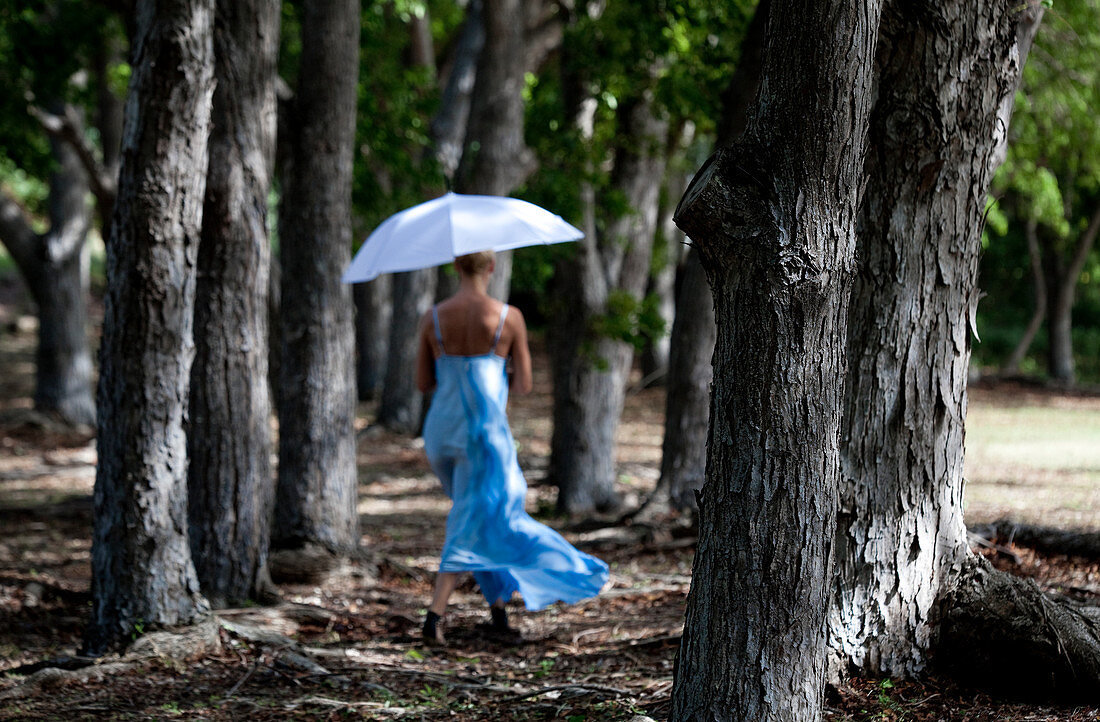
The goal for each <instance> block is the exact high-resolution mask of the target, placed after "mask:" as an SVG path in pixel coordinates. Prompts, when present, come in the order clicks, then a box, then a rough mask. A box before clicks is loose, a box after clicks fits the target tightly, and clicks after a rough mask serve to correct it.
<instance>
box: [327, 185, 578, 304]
mask: <svg viewBox="0 0 1100 722" xmlns="http://www.w3.org/2000/svg"><path fill="white" fill-rule="evenodd" d="M583 237H584V234H583V233H581V232H580V231H579V230H578V229H576V228H574V227H573V226H571V225H569V224H568V223H566V222H565V221H563V220H562V219H561V216H556V215H554V214H553V213H551V212H550V211H548V210H546V209H545V208H540V207H539V206H536V205H535V204H534V203H528V202H527V201H521V200H519V199H517V198H505V197H502V196H468V195H460V194H458V193H447V194H446V195H443V196H440V197H439V198H436V199H435V200H431V201H428V202H427V203H421V204H420V205H417V206H413V207H412V208H406V209H405V210H403V211H401V212H400V213H397V214H394V215H392V216H390V217H389V218H387V219H386V220H385V221H383V222H382V225H380V226H378V228H376V229H375V231H374V233H372V234H370V236H369V237H368V238H367V240H366V242H364V243H363V246H362V248H360V249H359V252H358V253H356V254H355V258H353V259H352V261H351V265H350V266H348V270H347V271H345V272H344V278H343V280H344V283H358V282H360V281H370V280H372V279H374V278H376V277H377V276H379V275H381V274H383V273H396V272H398V271H415V270H416V269H418V268H430V267H432V266H439V265H442V264H444V263H449V262H450V261H451V260H453V259H454V257H455V256H463V255H465V254H467V253H476V252H477V251H508V250H511V249H513V248H522V247H523V246H534V245H540V244H550V243H562V242H564V241H575V240H577V239H579V238H583Z"/></svg>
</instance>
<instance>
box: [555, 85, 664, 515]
mask: <svg viewBox="0 0 1100 722" xmlns="http://www.w3.org/2000/svg"><path fill="white" fill-rule="evenodd" d="M654 106H655V101H654V97H653V91H652V88H650V87H646V88H643V89H642V91H641V92H640V93H639V96H638V97H635V98H624V99H623V100H622V101H620V105H619V111H618V114H619V121H618V122H619V128H620V131H619V137H618V140H617V148H616V153H615V166H614V169H613V172H612V186H613V187H614V188H615V190H616V191H617V192H618V193H621V194H622V198H623V199H625V201H626V207H627V208H628V209H629V210H628V211H627V212H626V213H624V214H623V215H621V216H620V217H618V218H610V219H608V224H607V226H606V228H604V229H603V230H602V231H600V232H597V230H596V223H595V210H596V198H595V195H594V194H593V192H592V190H591V187H587V188H586V189H585V191H584V192H585V195H586V196H587V197H586V201H585V205H586V208H587V210H586V213H587V215H588V218H587V219H586V221H585V224H584V226H585V227H584V230H585V237H584V238H583V239H581V240H580V241H578V243H577V248H576V252H575V254H574V255H573V257H572V258H571V259H569V260H568V261H566V262H565V264H564V265H563V267H562V268H560V269H559V271H558V273H557V274H556V281H557V283H558V284H559V285H558V289H557V290H556V292H555V294H554V295H555V298H557V299H559V300H560V308H559V309H557V310H556V311H555V313H554V318H553V319H552V321H551V329H550V332H551V361H552V364H553V374H554V432H553V435H552V438H551V441H550V479H551V480H552V481H553V483H554V484H556V485H557V487H558V502H557V506H558V510H559V511H562V512H564V513H566V514H571V515H580V514H587V513H590V512H592V511H599V512H604V511H613V510H615V509H617V508H618V506H619V504H620V500H619V497H618V494H617V493H616V492H615V489H614V483H615V431H616V429H617V428H618V425H619V417H620V416H621V415H622V409H623V400H624V395H625V393H626V382H627V377H628V375H629V373H630V366H631V362H632V361H633V359H634V347H633V346H632V345H631V344H629V343H627V342H626V341H624V340H622V339H619V338H613V337H612V336H610V335H608V333H606V332H605V331H603V330H602V329H601V328H600V326H601V324H600V320H601V319H602V318H606V317H607V316H608V314H611V313H615V312H616V308H615V307H614V306H615V305H616V304H617V303H619V301H620V300H621V299H627V300H628V301H629V302H630V303H634V304H636V303H639V302H640V301H641V299H642V296H643V294H644V293H645V289H646V281H647V279H648V277H649V265H650V258H651V256H652V252H653V241H654V235H655V233H656V226H657V206H658V197H659V195H660V189H661V181H662V178H663V177H664V169H665V162H666V157H665V147H667V145H668V120H667V118H666V117H664V115H663V113H661V112H660V111H659V110H657V109H656V108H655V107H654ZM587 107H588V108H589V109H590V110H591V109H592V108H594V104H593V103H588V104H587ZM581 122H582V125H583V124H585V123H587V121H581ZM618 312H620V313H621V312H623V309H621V308H620V309H618Z"/></svg>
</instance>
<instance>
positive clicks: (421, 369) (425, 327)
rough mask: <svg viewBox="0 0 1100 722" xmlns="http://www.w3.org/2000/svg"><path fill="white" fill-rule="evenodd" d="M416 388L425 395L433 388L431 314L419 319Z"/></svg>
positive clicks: (433, 358)
mask: <svg viewBox="0 0 1100 722" xmlns="http://www.w3.org/2000/svg"><path fill="white" fill-rule="evenodd" d="M416 388H418V389H420V393H422V394H426V393H428V392H429V391H431V390H432V389H434V388H435V349H434V348H433V347H432V312H431V311H428V313H426V314H424V318H422V319H420V344H419V348H418V349H417V353H416Z"/></svg>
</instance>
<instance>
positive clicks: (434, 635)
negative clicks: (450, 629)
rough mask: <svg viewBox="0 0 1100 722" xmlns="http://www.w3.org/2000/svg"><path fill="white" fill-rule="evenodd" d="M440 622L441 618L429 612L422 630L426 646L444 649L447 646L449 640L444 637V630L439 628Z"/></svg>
mask: <svg viewBox="0 0 1100 722" xmlns="http://www.w3.org/2000/svg"><path fill="white" fill-rule="evenodd" d="M440 621H441V618H440V616H439V615H438V614H436V613H435V612H433V611H431V610H429V611H428V616H426V617H425V618H424V627H423V629H422V632H423V634H424V643H425V644H427V645H429V646H432V647H442V646H444V645H446V644H447V640H446V639H445V638H444V637H443V630H442V629H440V628H439V622H440Z"/></svg>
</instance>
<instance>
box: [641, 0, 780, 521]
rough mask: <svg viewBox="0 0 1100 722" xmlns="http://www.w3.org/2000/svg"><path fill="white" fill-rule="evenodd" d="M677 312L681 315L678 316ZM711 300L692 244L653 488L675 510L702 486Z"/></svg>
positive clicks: (744, 58) (744, 86) (735, 106)
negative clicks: (663, 435)
mask: <svg viewBox="0 0 1100 722" xmlns="http://www.w3.org/2000/svg"><path fill="white" fill-rule="evenodd" d="M770 4H771V3H770V0H760V3H759V4H758V5H757V6H756V11H755V14H754V15H753V19H752V22H751V23H749V28H748V30H747V32H746V34H745V39H744V40H743V41H742V43H741V57H740V59H739V60H738V62H737V70H736V71H735V72H734V74H733V77H732V78H731V79H730V82H729V85H727V86H726V89H725V91H724V92H723V93H722V117H721V118H720V119H719V122H718V138H717V142H716V145H717V146H718V147H723V146H726V145H729V144H730V143H732V142H733V141H734V140H735V139H736V138H737V137H738V136H740V135H741V133H742V132H744V130H745V123H746V121H747V119H748V111H749V107H750V105H751V103H752V101H753V99H754V98H755V97H756V91H757V88H759V87H760V62H761V51H762V49H763V45H764V28H765V27H766V25H767V19H768V8H769V6H770ZM681 314H686V315H684V316H682V317H681ZM714 324H715V321H714V300H713V298H712V297H711V293H710V286H709V285H708V284H707V279H706V274H705V273H704V272H703V268H702V266H701V265H700V262H699V253H698V251H697V250H696V249H695V248H694V247H693V248H691V249H690V250H689V251H688V254H687V257H686V260H685V262H684V267H683V277H682V279H681V282H680V291H679V293H678V295H677V297H676V319H675V320H674V321H673V324H672V337H671V347H672V349H673V353H672V356H671V357H670V358H669V369H668V389H669V393H668V395H667V396H666V398H665V437H664V442H663V444H662V447H661V478H660V479H659V480H658V482H657V487H658V489H660V490H662V491H664V492H665V493H666V494H667V498H668V504H669V506H670V507H672V508H673V509H678V510H680V511H688V510H691V511H694V510H695V509H696V498H695V492H696V491H698V490H700V489H702V488H703V477H704V471H705V467H706V458H707V425H708V423H709V421H710V381H711V378H712V376H713V368H712V365H711V357H712V356H713V355H714V340H715V337H716V334H717V331H716V330H715V327H714Z"/></svg>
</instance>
